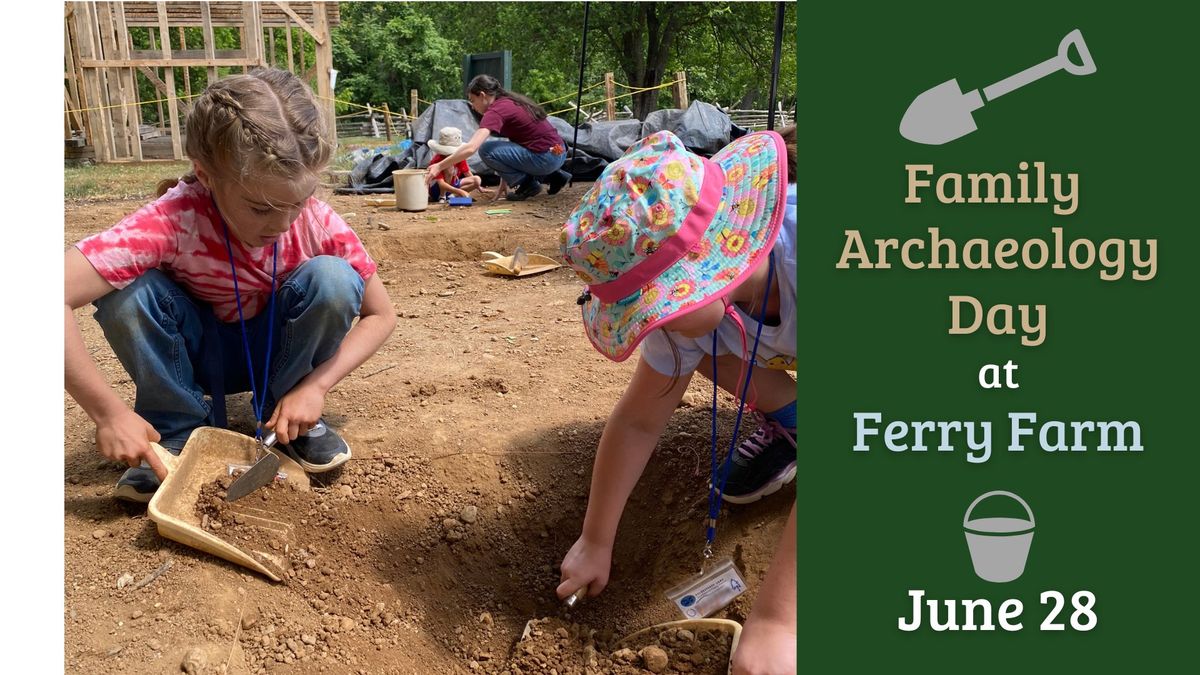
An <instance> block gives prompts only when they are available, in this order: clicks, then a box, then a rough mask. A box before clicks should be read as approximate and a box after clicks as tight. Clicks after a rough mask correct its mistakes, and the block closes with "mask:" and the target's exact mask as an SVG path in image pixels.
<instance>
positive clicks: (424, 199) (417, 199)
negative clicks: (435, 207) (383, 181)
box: [392, 169, 429, 211]
mask: <svg viewBox="0 0 1200 675" xmlns="http://www.w3.org/2000/svg"><path fill="white" fill-rule="evenodd" d="M425 175H426V172H425V169H400V170H399V171H393V172H392V186H393V188H394V189H395V190H396V209H397V210H400V211H424V210H425V208H426V207H427V206H429V186H428V184H426V182H425Z"/></svg>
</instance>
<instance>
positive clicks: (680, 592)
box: [667, 558, 746, 619]
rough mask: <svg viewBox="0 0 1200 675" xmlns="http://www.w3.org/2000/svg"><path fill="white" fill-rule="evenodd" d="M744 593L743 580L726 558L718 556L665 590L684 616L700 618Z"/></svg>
mask: <svg viewBox="0 0 1200 675" xmlns="http://www.w3.org/2000/svg"><path fill="white" fill-rule="evenodd" d="M744 592H746V582H745V581H743V580H742V575H741V574H739V573H738V569H737V566H735V565H734V564H733V560H731V559H730V558H721V559H720V560H717V561H716V563H715V564H714V565H712V566H711V567H709V568H708V569H707V570H706V571H704V572H701V573H700V574H698V575H696V576H694V577H692V578H691V579H688V580H687V581H685V582H683V583H681V584H679V585H678V586H675V587H674V588H672V589H670V590H668V591H667V599H668V600H670V601H671V603H672V604H673V605H675V608H676V609H678V610H679V613H680V614H682V615H683V618H685V619H701V618H704V617H706V616H709V615H711V614H713V613H715V612H717V611H720V610H721V609H723V608H724V607H725V606H726V605H728V604H729V603H731V602H733V601H734V599H735V598H737V596H739V595H741V594H742V593H744Z"/></svg>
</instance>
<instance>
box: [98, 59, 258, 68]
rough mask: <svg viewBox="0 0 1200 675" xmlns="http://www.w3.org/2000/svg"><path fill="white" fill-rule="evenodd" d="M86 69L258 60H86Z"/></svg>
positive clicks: (248, 63) (242, 63)
mask: <svg viewBox="0 0 1200 675" xmlns="http://www.w3.org/2000/svg"><path fill="white" fill-rule="evenodd" d="M80 65H82V66H83V67H84V68H137V67H138V66H154V67H159V68H167V67H173V68H187V67H189V66H190V67H193V68H197V67H203V66H213V67H215V66H257V65H259V60H258V59H249V58H237V59H173V58H161V59H103V60H100V59H84V60H83V63H82V64H80Z"/></svg>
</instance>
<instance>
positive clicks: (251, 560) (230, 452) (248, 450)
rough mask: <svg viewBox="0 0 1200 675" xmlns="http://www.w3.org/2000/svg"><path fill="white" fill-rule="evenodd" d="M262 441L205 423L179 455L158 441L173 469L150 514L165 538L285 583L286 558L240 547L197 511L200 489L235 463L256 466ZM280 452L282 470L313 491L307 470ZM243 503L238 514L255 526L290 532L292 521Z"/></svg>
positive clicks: (156, 449)
mask: <svg viewBox="0 0 1200 675" xmlns="http://www.w3.org/2000/svg"><path fill="white" fill-rule="evenodd" d="M257 445H258V444H257V441H255V440H254V439H253V438H250V437H249V436H243V435H242V434H239V433H236V432H233V431H227V430H225V429H218V428H216V427H200V428H198V429H196V430H195V431H193V432H192V435H191V437H190V438H188V441H187V445H185V446H183V451H182V452H181V453H180V454H179V456H178V457H176V456H175V455H172V454H171V453H170V452H168V451H167V450H166V449H164V448H163V447H162V446H160V445H158V444H157V443H152V444H151V447H153V448H154V452H155V454H157V455H158V458H159V459H160V460H162V463H163V464H164V465H165V466H166V467H167V478H166V480H164V481H163V482H162V485H161V486H160V487H159V488H158V491H157V492H155V493H154V498H153V499H151V500H150V506H149V515H150V520H153V521H154V522H155V523H156V524H157V525H158V533H159V534H160V535H162V536H163V537H166V538H167V539H170V540H172V541H177V542H179V543H181V544H184V545H186V546H190V547H192V548H194V549H198V550H200V551H204V552H205V553H211V554H212V555H215V556H217V557H218V558H223V559H225V560H228V561H229V562H232V563H237V564H238V565H241V566H243V567H246V568H249V569H252V570H254V571H255V572H258V573H259V574H262V575H264V576H266V577H267V578H269V579H271V580H272V581H279V580H280V573H281V572H282V571H283V570H284V569H286V568H287V560H286V559H285V558H283V557H281V556H280V555H279V554H278V553H275V552H273V551H258V550H246V549H243V548H239V547H238V546H235V545H233V544H231V543H230V542H228V541H226V540H224V539H222V538H220V537H218V536H216V535H214V534H212V533H211V532H208V531H206V530H204V529H203V528H202V527H201V522H200V516H198V515H196V500H197V498H198V497H199V496H200V488H201V487H203V486H204V484H206V483H208V482H210V481H213V480H216V479H217V478H220V477H221V476H224V475H228V471H229V466H230V465H241V466H249V465H251V464H254V460H255V451H256V448H257ZM272 452H273V451H272ZM275 454H276V455H278V456H279V462H280V465H279V470H280V472H281V473H283V474H286V476H287V482H288V483H289V484H292V485H295V486H296V488H297V489H299V490H304V491H307V490H308V489H309V481H308V475H307V474H306V473H304V469H302V468H300V465H299V464H297V463H296V462H295V461H293V460H292V459H291V458H290V457H288V456H286V455H283V454H280V453H275ZM238 504H239V507H238V512H239V513H240V514H241V515H243V516H244V517H245V518H246V519H247V520H248V521H250V522H251V523H253V524H254V525H257V526H258V527H262V528H266V529H272V530H276V531H278V532H280V533H284V534H287V535H289V536H290V533H291V528H292V526H291V523H288V522H286V521H282V520H278V519H277V518H275V517H274V516H273V514H271V513H269V512H266V511H263V510H262V509H255V508H254V507H252V506H240V505H241V502H238ZM263 561H265V562H266V564H264V562H263Z"/></svg>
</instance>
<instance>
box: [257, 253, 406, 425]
mask: <svg viewBox="0 0 1200 675" xmlns="http://www.w3.org/2000/svg"><path fill="white" fill-rule="evenodd" d="M395 328H396V308H395V307H394V306H393V305H392V300H391V297H389V296H388V292H387V288H386V287H385V286H384V285H383V282H382V281H380V279H379V275H378V274H375V275H372V276H371V278H370V279H367V282H366V285H365V287H364V288H363V299H362V308H361V309H360V310H359V318H358V322H357V323H355V324H354V326H352V327H351V328H350V332H349V333H346V337H344V338H343V339H342V343H341V345H339V346H338V348H337V351H335V352H334V353H333V356H331V357H330V358H329V359H328V360H327V361H325V362H323V363H321V365H319V366H317V367H316V368H315V369H313V371H312V372H311V373H309V374H308V375H306V376H305V377H304V379H302V380H300V382H299V383H298V384H297V385H296V386H295V387H293V388H292V390H291V391H289V392H288V393H287V394H285V395H284V397H283V398H281V399H280V400H279V403H277V404H276V405H275V410H274V411H273V412H272V414H271V418H270V419H269V420H268V421H267V423H266V425H267V427H269V428H271V429H273V430H274V431H275V433H276V434H278V437H279V442H281V443H289V442H291V439H293V438H295V437H296V436H297V435H299V434H301V433H303V432H305V431H307V430H308V429H309V428H310V427H312V426H313V425H314V424H316V422H317V420H318V419H319V418H320V416H321V412H322V410H321V409H322V408H323V407H324V402H325V395H326V394H327V393H329V390H330V389H332V388H333V386H334V385H336V384H337V383H338V382H340V381H342V378H344V377H346V376H347V375H349V374H350V373H351V372H352V371H353V370H354V369H355V368H357V367H359V366H361V365H362V364H363V363H364V362H366V360H367V359H369V358H371V357H372V356H373V355H374V354H375V352H377V351H379V348H380V347H382V346H383V343H384V342H386V341H387V339H388V336H389V335H391V334H392V330H394V329H395Z"/></svg>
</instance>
